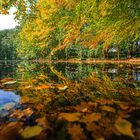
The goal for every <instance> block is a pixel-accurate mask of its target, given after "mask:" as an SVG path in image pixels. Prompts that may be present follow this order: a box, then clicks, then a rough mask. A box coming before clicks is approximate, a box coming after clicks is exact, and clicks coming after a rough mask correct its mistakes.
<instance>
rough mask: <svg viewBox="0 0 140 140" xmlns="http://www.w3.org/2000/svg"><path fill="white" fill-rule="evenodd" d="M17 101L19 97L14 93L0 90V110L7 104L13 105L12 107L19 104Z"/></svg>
mask: <svg viewBox="0 0 140 140" xmlns="http://www.w3.org/2000/svg"><path fill="white" fill-rule="evenodd" d="M19 99H20V96H19V95H16V94H15V93H14V92H10V91H4V90H0V109H2V108H3V107H4V106H5V105H6V104H9V103H13V105H15V104H16V103H18V102H19Z"/></svg>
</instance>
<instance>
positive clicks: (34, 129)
mask: <svg viewBox="0 0 140 140" xmlns="http://www.w3.org/2000/svg"><path fill="white" fill-rule="evenodd" d="M42 130H43V128H42V127H40V126H27V127H26V128H25V129H24V130H20V132H19V133H20V134H21V136H22V137H23V138H31V137H34V136H37V135H39V134H40V133H41V131H42Z"/></svg>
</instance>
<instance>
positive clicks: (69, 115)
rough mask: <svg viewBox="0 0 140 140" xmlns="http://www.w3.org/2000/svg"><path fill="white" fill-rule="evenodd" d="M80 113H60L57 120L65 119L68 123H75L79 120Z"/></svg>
mask: <svg viewBox="0 0 140 140" xmlns="http://www.w3.org/2000/svg"><path fill="white" fill-rule="evenodd" d="M80 116H81V114H80V113H61V114H59V118H62V119H65V120H67V121H68V122H75V121H78V120H79V119H80Z"/></svg>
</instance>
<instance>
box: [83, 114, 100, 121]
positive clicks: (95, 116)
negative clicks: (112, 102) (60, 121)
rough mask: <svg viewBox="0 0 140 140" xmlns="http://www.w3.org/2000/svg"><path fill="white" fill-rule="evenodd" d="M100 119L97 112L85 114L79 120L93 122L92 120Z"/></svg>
mask: <svg viewBox="0 0 140 140" xmlns="http://www.w3.org/2000/svg"><path fill="white" fill-rule="evenodd" d="M99 119H101V114H99V113H92V114H87V115H86V116H84V117H83V119H82V120H81V121H82V122H89V123H91V122H93V121H99Z"/></svg>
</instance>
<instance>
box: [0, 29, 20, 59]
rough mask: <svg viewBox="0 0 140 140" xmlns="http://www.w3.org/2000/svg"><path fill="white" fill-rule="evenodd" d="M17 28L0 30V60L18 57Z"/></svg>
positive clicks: (18, 41)
mask: <svg viewBox="0 0 140 140" xmlns="http://www.w3.org/2000/svg"><path fill="white" fill-rule="evenodd" d="M18 32H19V28H15V29H9V30H7V29H6V30H2V31H0V60H14V59H18V56H17V52H18V47H19V44H20V40H19V36H18Z"/></svg>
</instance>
